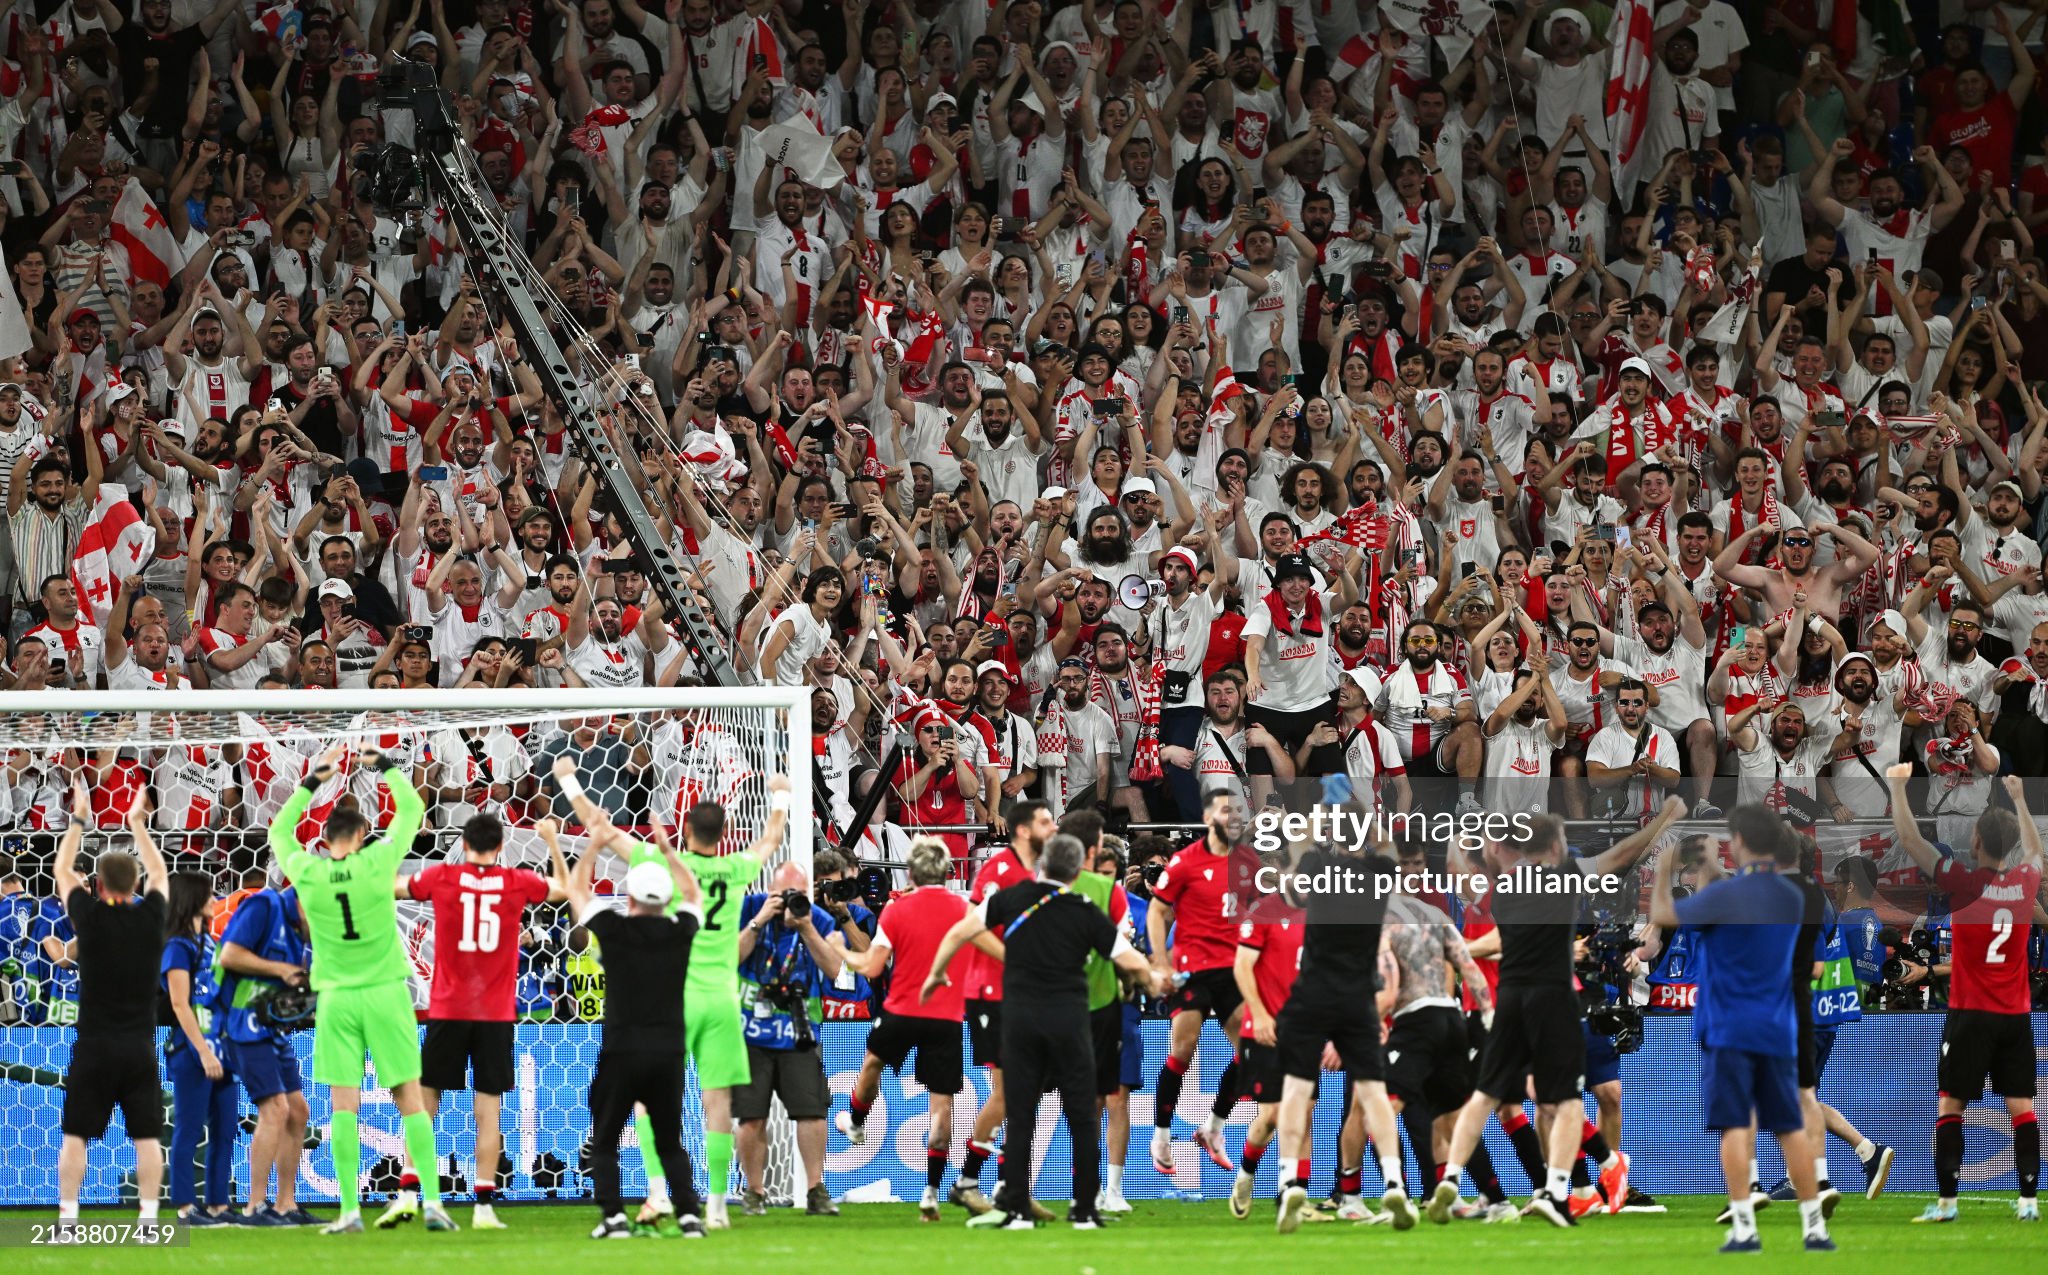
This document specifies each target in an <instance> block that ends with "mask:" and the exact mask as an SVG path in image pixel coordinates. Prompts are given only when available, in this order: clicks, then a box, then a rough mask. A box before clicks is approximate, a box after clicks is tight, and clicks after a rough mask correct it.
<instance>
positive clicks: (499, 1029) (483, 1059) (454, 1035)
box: [420, 1018, 513, 1094]
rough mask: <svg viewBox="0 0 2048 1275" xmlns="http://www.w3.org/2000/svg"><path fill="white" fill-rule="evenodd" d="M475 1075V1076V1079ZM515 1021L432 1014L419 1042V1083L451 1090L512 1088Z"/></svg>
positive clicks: (501, 1091) (502, 1090) (498, 1091)
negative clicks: (513, 1026) (480, 1020)
mask: <svg viewBox="0 0 2048 1275" xmlns="http://www.w3.org/2000/svg"><path fill="white" fill-rule="evenodd" d="M472 1075H473V1076H474V1079H472ZM512 1080H513V1077H512V1024H511V1023H483V1022H476V1021H474V1020H472V1019H464V1018H430V1019H428V1020H427V1038H426V1039H425V1040H424V1041H422V1042H421V1044H420V1083H421V1084H423V1085H425V1086H426V1087H427V1088H429V1089H438V1090H440V1091H441V1092H442V1093H449V1092H452V1091H455V1090H460V1089H474V1090H475V1091H476V1092H478V1093H489V1094H507V1093H510V1092H512Z"/></svg>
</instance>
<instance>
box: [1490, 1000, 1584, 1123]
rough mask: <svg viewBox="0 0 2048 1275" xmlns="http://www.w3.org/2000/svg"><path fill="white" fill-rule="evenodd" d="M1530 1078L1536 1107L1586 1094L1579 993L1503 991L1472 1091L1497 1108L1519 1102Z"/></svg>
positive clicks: (1526, 1091) (1526, 1093) (1496, 1005)
mask: <svg viewBox="0 0 2048 1275" xmlns="http://www.w3.org/2000/svg"><path fill="white" fill-rule="evenodd" d="M1531 1078H1533V1079H1534V1080H1535V1082H1536V1101H1538V1102H1564V1101H1567V1100H1569V1099H1572V1098H1577V1097H1578V1096H1579V1095H1580V1094H1581V1093H1583V1092H1584V1091H1585V1084H1586V1029H1585V1027H1584V1026H1583V1025H1582V1024H1581V1020H1580V1015H1579V997H1578V993H1576V992H1574V991H1573V990H1572V989H1571V988H1569V987H1567V986H1564V985H1562V984H1560V985H1558V986H1555V987H1503V988H1501V989H1500V994H1499V998H1498V1000H1497V1002H1496V1004H1495V1006H1494V1015H1493V1031H1492V1032H1491V1033H1489V1034H1488V1036H1487V1038H1486V1048H1485V1049H1484V1050H1482V1051H1481V1052H1480V1055H1479V1081H1478V1084H1477V1086H1476V1088H1477V1089H1478V1090H1479V1092H1481V1093H1483V1094H1485V1095H1486V1096H1487V1097H1489V1098H1492V1099H1494V1100H1495V1101H1496V1102H1520V1101H1521V1100H1522V1099H1523V1098H1524V1097H1526V1096H1527V1095H1528V1092H1529V1081H1530V1080H1531Z"/></svg>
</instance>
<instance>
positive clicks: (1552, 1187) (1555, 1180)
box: [1543, 1169, 1572, 1200]
mask: <svg viewBox="0 0 2048 1275" xmlns="http://www.w3.org/2000/svg"><path fill="white" fill-rule="evenodd" d="M1543 1189H1544V1190H1545V1191H1546V1192H1548V1193H1549V1195H1550V1198H1551V1199H1553V1200H1562V1199H1564V1198H1565V1197H1567V1196H1569V1195H1570V1194H1571V1193H1572V1171H1571V1170H1570V1169H1552V1170H1550V1178H1549V1180H1548V1181H1547V1182H1545V1183H1544V1184H1543Z"/></svg>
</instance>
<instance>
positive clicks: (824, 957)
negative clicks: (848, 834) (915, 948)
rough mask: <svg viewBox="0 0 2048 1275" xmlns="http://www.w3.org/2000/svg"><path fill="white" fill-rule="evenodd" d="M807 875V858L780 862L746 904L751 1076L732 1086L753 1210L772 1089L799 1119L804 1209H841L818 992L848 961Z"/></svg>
mask: <svg viewBox="0 0 2048 1275" xmlns="http://www.w3.org/2000/svg"><path fill="white" fill-rule="evenodd" d="M809 884H810V883H809V882H808V881H806V880H805V879H804V873H803V869H802V868H799V867H797V866H796V865H795V864H793V863H786V864H784V865H782V867H780V868H778V869H777V870H776V872H775V877H774V881H773V884H772V887H771V888H770V890H769V892H768V893H766V894H750V895H748V896H747V899H746V903H745V904H744V905H743V906H742V907H741V909H740V939H739V956H740V1008H741V1010H742V1012H743V1013H744V1014H745V1015H746V1038H747V1061H748V1064H749V1066H750V1067H751V1069H752V1072H753V1079H752V1081H751V1082H750V1083H749V1084H748V1085H747V1087H746V1088H744V1089H738V1090H735V1091H734V1093H733V1103H732V1107H733V1116H734V1117H735V1118H736V1119H738V1121H739V1150H740V1168H741V1170H742V1171H743V1172H744V1173H745V1174H746V1179H747V1188H746V1198H745V1203H744V1205H743V1208H742V1211H743V1212H744V1213H746V1214H747V1215H748V1216H749V1217H759V1216H761V1215H762V1214H763V1213H764V1212H766V1210H767V1200H766V1198H765V1197H764V1195H763V1194H762V1189H761V1188H762V1183H763V1177H762V1175H763V1173H764V1172H765V1171H766V1169H767V1163H768V1143H767V1138H766V1135H765V1127H766V1123H767V1120H768V1103H769V1099H771V1098H780V1099H782V1106H783V1109H784V1110H785V1111H787V1112H788V1113H789V1118H790V1119H791V1120H792V1121H794V1122H795V1123H796V1145H797V1152H798V1154H800V1155H801V1156H802V1157H803V1162H804V1181H805V1183H806V1185H807V1187H808V1191H807V1193H806V1196H805V1206H804V1211H805V1212H807V1213H811V1214H814V1215H822V1216H832V1217H836V1216H838V1213H839V1209H838V1206H836V1205H834V1204H833V1203H832V1193H831V1192H830V1191H827V1190H826V1189H825V1176H824V1175H825V1117H826V1115H827V1113H829V1112H830V1111H831V1109H832V1091H831V1087H830V1086H829V1085H828V1084H827V1083H826V1080H825V1062H824V1057H823V1055H822V1054H821V1052H820V1051H819V1049H818V1034H817V1030H816V1028H817V1024H818V1023H821V1022H823V1021H824V1013H823V1009H822V1006H820V1004H819V999H820V998H821V997H824V996H827V995H835V993H834V992H833V990H832V984H833V983H834V982H835V981H836V980H837V979H838V977H839V971H840V968H841V966H842V964H843V962H842V961H841V950H842V949H841V946H840V944H839V943H836V942H835V941H834V940H833V939H832V938H828V937H827V936H828V935H832V934H834V933H835V931H836V930H837V929H838V922H837V920H836V918H834V916H833V915H832V913H830V912H828V911H826V910H825V909H824V908H822V907H819V906H817V905H816V904H814V903H812V902H811V898H810V895H809V893H808V890H807V887H808V886H809ZM862 944H863V946H865V944H866V936H865V935H863V936H862Z"/></svg>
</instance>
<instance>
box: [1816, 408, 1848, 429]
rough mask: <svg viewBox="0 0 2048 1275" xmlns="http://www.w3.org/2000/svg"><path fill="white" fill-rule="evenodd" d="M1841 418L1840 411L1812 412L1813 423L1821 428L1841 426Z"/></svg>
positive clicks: (1837, 427)
mask: <svg viewBox="0 0 2048 1275" xmlns="http://www.w3.org/2000/svg"><path fill="white" fill-rule="evenodd" d="M1843 419H1844V418H1843V416H1842V414H1841V413H1840V412H1815V413H1814V414H1813V423H1814V424H1815V425H1816V426H1817V427H1819V428H1821V429H1840V428H1842V423H1843Z"/></svg>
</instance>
